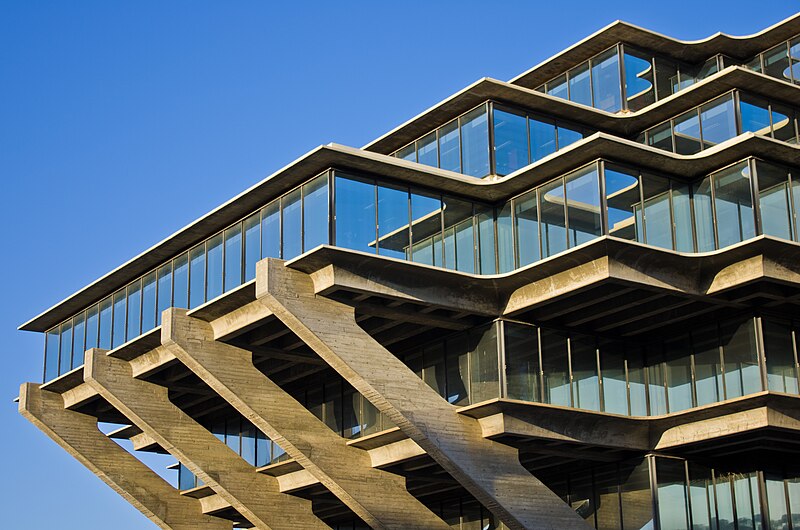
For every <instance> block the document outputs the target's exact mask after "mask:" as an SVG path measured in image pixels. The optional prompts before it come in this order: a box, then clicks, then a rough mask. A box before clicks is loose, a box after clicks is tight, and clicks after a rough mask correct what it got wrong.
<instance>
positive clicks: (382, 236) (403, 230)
mask: <svg viewBox="0 0 800 530" xmlns="http://www.w3.org/2000/svg"><path fill="white" fill-rule="evenodd" d="M409 228H410V226H409V224H408V188H405V187H394V186H391V187H390V186H385V185H380V186H378V247H379V248H378V253H379V254H382V255H384V256H391V257H393V258H400V259H409V258H410V257H411V256H410V254H411V253H410V251H409V244H410V243H409V242H410V240H411V239H410V238H411V231H410V230H409Z"/></svg>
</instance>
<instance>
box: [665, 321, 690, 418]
mask: <svg viewBox="0 0 800 530" xmlns="http://www.w3.org/2000/svg"><path fill="white" fill-rule="evenodd" d="M690 351H691V343H690V341H689V337H686V336H684V337H680V338H678V339H675V340H671V341H667V342H666V343H665V344H664V356H665V359H666V362H665V363H664V368H665V373H666V382H667V399H668V401H669V411H670V412H677V411H680V410H686V409H690V408H692V359H691V357H690V356H689V355H688V353H689V352H690Z"/></svg>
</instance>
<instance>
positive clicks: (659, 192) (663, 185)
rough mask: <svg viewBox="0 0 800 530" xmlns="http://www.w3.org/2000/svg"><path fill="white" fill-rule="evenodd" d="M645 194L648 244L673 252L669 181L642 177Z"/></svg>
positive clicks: (649, 176)
mask: <svg viewBox="0 0 800 530" xmlns="http://www.w3.org/2000/svg"><path fill="white" fill-rule="evenodd" d="M642 187H643V193H644V233H645V237H646V240H647V244H648V245H651V246H654V247H659V248H666V249H669V250H672V248H673V245H672V216H671V211H670V193H669V181H668V180H667V179H664V178H661V177H657V176H655V175H650V174H644V175H642Z"/></svg>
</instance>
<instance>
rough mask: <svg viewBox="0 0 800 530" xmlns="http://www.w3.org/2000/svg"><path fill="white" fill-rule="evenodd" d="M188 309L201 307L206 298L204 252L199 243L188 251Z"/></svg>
mask: <svg viewBox="0 0 800 530" xmlns="http://www.w3.org/2000/svg"><path fill="white" fill-rule="evenodd" d="M189 276H190V281H191V285H190V286H189V307H190V308H192V309H193V308H195V307H197V306H199V305H202V304H203V302H205V298H206V289H205V287H206V250H205V247H204V245H203V243H200V244H199V245H197V246H196V247H194V248H193V249H192V250H190V251H189Z"/></svg>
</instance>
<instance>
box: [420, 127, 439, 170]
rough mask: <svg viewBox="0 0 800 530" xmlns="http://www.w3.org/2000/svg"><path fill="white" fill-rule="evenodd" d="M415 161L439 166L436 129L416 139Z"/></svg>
mask: <svg viewBox="0 0 800 530" xmlns="http://www.w3.org/2000/svg"><path fill="white" fill-rule="evenodd" d="M417 161H418V162H419V163H420V164H425V165H427V166H433V167H439V149H438V144H437V142H436V131H433V132H432V133H430V134H428V135H426V136H423V137H422V138H420V139H419V140H417Z"/></svg>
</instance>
